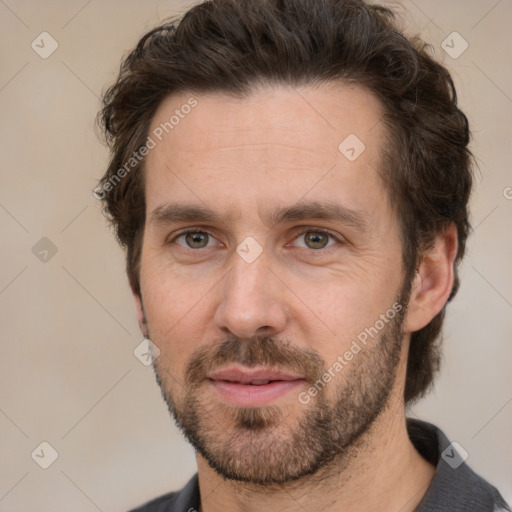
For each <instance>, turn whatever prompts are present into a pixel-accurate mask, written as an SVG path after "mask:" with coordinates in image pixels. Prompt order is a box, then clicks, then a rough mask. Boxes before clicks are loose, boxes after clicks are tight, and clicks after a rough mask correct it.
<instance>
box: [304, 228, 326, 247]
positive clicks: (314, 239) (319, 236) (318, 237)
mask: <svg viewBox="0 0 512 512" xmlns="http://www.w3.org/2000/svg"><path fill="white" fill-rule="evenodd" d="M306 240H307V243H308V245H309V246H310V247H311V248H313V249H322V248H324V247H325V246H326V245H327V236H326V235H325V234H323V233H315V232H313V231H312V232H310V233H307V235H306Z"/></svg>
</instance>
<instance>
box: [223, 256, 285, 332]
mask: <svg viewBox="0 0 512 512" xmlns="http://www.w3.org/2000/svg"><path fill="white" fill-rule="evenodd" d="M220 293H221V294H222V295H221V300H220V302H219V305H218V307H217V309H216V312H215V316H214V322H215V324H216V326H217V328H218V329H220V330H221V331H223V332H224V333H225V334H234V335H235V336H237V337H239V338H250V337H252V336H255V335H263V334H265V335H270V336H275V335H277V334H278V333H280V332H282V331H283V330H284V328H285V326H286V322H287V308H286V306H285V303H284V290H283V284H282V283H281V282H280V281H279V280H278V279H277V278H276V276H275V275H274V274H273V273H272V272H271V271H270V269H269V268H268V263H267V261H266V258H265V257H264V255H263V254H262V255H261V256H260V257H259V258H258V259H257V260H256V261H253V262H252V263H247V262H246V261H244V260H243V259H242V258H241V257H240V256H239V255H238V254H236V253H235V254H234V255H233V264H232V267H231V269H230V271H229V272H228V274H227V275H226V278H225V279H224V280H223V286H222V287H221V289H220Z"/></svg>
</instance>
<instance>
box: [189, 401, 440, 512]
mask: <svg viewBox="0 0 512 512" xmlns="http://www.w3.org/2000/svg"><path fill="white" fill-rule="evenodd" d="M396 402H397V401H396V400H395V404H394V405H393V404H392V405H390V406H388V408H387V409H386V410H385V411H384V412H383V413H382V414H381V415H380V416H379V418H378V419H377V420H376V421H375V422H374V424H373V425H372V427H371V428H370V429H369V430H368V431H367V432H366V433H365V434H364V435H363V436H362V437H361V438H360V439H359V441H358V442H357V445H356V446H353V447H351V451H350V453H349V454H346V456H345V457H344V459H343V460H336V461H334V463H333V464H332V465H331V466H330V467H324V468H322V470H320V471H319V472H317V473H316V474H314V475H310V476H308V477H304V478H302V479H300V480H297V481H295V482H290V483H288V484H283V485H279V486H272V487H268V486H255V485H252V484H245V483H241V482H234V481H230V480H224V479H223V478H222V477H221V476H220V475H218V474H217V473H216V472H215V471H214V470H213V469H212V468H211V467H210V466H209V465H208V463H207V462H206V461H205V460H204V459H203V458H202V457H201V456H199V455H198V457H197V464H198V476H199V487H200V491H201V497H202V499H201V501H202V503H201V507H200V510H199V512H224V511H225V510H230V511H233V512H242V511H243V512H260V511H261V512H263V511H265V512H274V511H276V512H277V511H280V512H282V511H295V510H297V511H302V510H308V511H322V512H331V511H332V512H334V511H337V512H339V511H340V510H350V511H351V512H362V511H365V512H373V511H375V512H376V511H381V510H400V512H412V511H414V510H415V508H416V507H417V505H418V504H419V502H420V501H421V499H422V498H423V496H424V494H425V492H426V490H427V489H428V486H429V484H430V481H431V480H432V477H433V475H434V471H435V470H434V467H433V466H432V465H431V464H429V463H428V462H427V461H425V460H424V459H423V458H422V457H421V456H420V455H419V454H418V452H417V451H416V449H415V448H414V446H413V444H412V443H411V441H410V439H409V436H408V434H407V429H406V423H405V410H404V405H403V402H402V401H401V400H400V401H399V403H396Z"/></svg>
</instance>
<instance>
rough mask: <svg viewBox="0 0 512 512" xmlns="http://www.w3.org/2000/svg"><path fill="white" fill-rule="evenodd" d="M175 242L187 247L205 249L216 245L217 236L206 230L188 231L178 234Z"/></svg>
mask: <svg viewBox="0 0 512 512" xmlns="http://www.w3.org/2000/svg"><path fill="white" fill-rule="evenodd" d="M174 242H176V243H177V244H178V245H181V246H182V247H185V248H187V249H205V248H207V247H213V246H214V245H215V243H214V242H215V238H214V237H213V236H211V235H210V234H209V233H207V232H206V231H187V232H186V233H182V234H181V235H179V236H177V237H176V238H175V239H174Z"/></svg>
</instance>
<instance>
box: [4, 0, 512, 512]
mask: <svg viewBox="0 0 512 512" xmlns="http://www.w3.org/2000/svg"><path fill="white" fill-rule="evenodd" d="M191 4H192V2H182V1H178V0H175V1H171V0H167V1H164V0H161V1H157V0H152V1H149V0H146V1H142V0H139V1H135V0H129V1H128V0H123V1H121V0H115V1H109V2H106V1H105V2H100V1H99V0H92V1H89V2H87V1H84V0H80V1H79V0H72V1H71V0H70V1H56V0H53V1H48V0H47V1H36V0H26V1H23V0H0V31H1V34H2V36H1V37H2V45H1V47H0V55H1V66H0V109H1V115H2V123H1V132H0V140H1V158H0V165H1V188H0V226H1V233H2V236H1V261H0V314H1V318H2V323H1V326H2V329H1V356H0V375H1V387H0V461H1V462H0V511H5V512H28V511H30V512H40V511H60V510H73V511H74V512H92V511H95V510H100V511H104V512H107V511H124V510H127V509H128V508H129V507H132V506H134V505H136V504H139V503H141V502H143V501H144V500H146V499H149V498H150V497H153V496H156V495H157V494H161V493H164V492H167V491H169V490H171V489H175V488H178V487H181V486H182V485H183V484H184V483H185V482H186V481H187V480H188V479H189V477H190V476H191V475H192V474H193V473H194V471H195V460H194V457H193V451H192V449H191V448H190V447H189V446H188V445H187V444H186V443H185V442H184V441H183V439H182V438H181V437H180V435H179V434H178V432H177V431H176V429H175V427H174V425H173V423H172V421H171V419H170V417H169V415H168V412H167V410H166V407H165V406H164V404H163V402H162V399H161V397H160V393H159V390H158V388H157V386H156V384H155V382H154V378H153V373H152V370H151V368H150V367H145V366H143V365H142V364H141V363H140V362H139V360H138V359H136V358H135V357H134V355H133V350H134V349H135V347H136V346H137V345H138V344H139V343H140V341H141V339H142V336H141V335H140V333H139V330H138V327H137V324H136V321H135V315H134V308H133V305H132V302H131V297H130V294H129V289H128V286H127V283H126V280H125V277H124V274H123V255H122V253H121V251H120V250H119V249H118V247H117V246H116V243H115V241H114V238H113V236H112V234H111V233H110V232H109V231H108V230H107V229H106V227H105V226H106V225H105V222H104V220H103V218H102V216H101V213H100V209H99V206H98V204H97V202H96V201H95V199H94V198H93V196H92V194H91V190H92V189H93V187H94V186H95V183H96V180H97V179H98V178H99V177H100V175H101V174H102V172H103V170H104V167H105V163H106V151H105V148H104V147H103V146H102V145H101V144H100V143H99V142H98V140H97V138H96V135H95V131H94V117H95V114H96V111H97V109H98V104H99V102H98V96H99V95H100V93H101V91H102V89H103V88H104V87H105V85H106V84H107V83H110V82H111V81H112V80H113V79H114V76H115V73H116V71H117V69H118V65H119V62H120V58H121V56H122V55H123V54H124V53H125V52H126V51H127V50H129V49H130V48H131V47H132V46H133V45H134V44H135V43H136V42H137V40H138V39H139V37H140V36H141V35H142V34H143V33H144V32H145V31H146V30H148V29H149V28H151V27H152V26H154V25H155V24H156V23H158V21H159V20H161V19H163V18H164V17H166V16H169V15H171V14H174V13H176V12H179V11H180V10H183V9H184V7H185V6H186V5H191ZM403 5H404V6H405V7H406V9H407V10H408V11H409V13H410V14H409V15H404V18H405V20H406V23H407V24H408V26H410V27H412V28H411V31H413V32H418V33H421V34H422V35H423V36H424V38H426V39H427V40H428V41H429V42H430V43H432V45H433V47H434V49H435V53H436V54H437V56H438V57H439V58H440V59H442V60H443V61H444V62H445V63H446V65H448V66H449V67H450V69H451V70H452V71H453V73H454V76H455V79H456V82H457V84H458V90H459V94H460V98H461V103H462V105H463V107H464V108H465V110H466V112H467V113H468V116H469V118H470V122H471V124H472V128H473V132H474V144H473V149H474V152H475V153H476V155H477V157H478V161H479V164H480V170H481V175H480V177H479V178H478V179H477V190H476V193H475V195H474V197H473V203H472V211H473V225H474V226H475V232H474V235H473V237H472V239H471V242H470V244H469V248H468V256H467V259H466V261H465V264H464V267H463V270H462V288H461V291H460V294H459V296H458V298H457V299H456V301H455V303H453V305H452V306H450V308H449V313H448V321H447V325H446V332H445V342H444V348H445V361H444V366H443V371H442V374H441V375H440V378H439V379H438V381H437V386H436V390H435V392H434V393H433V394H432V395H431V396H430V397H428V398H427V399H425V400H424V401H422V402H420V403H419V404H417V405H415V406H414V408H413V410H411V412H410V413H411V415H413V416H418V417H421V418H423V419H426V420H429V421H432V422H434V423H437V424H438V425H439V426H441V427H442V428H443V429H444V430H445V432H446V433H447V434H448V435H449V436H450V437H451V438H452V440H457V441H458V442H459V443H460V444H461V445H462V446H463V447H464V448H465V449H466V450H467V451H468V452H469V460H468V462H469V463H470V465H471V466H472V467H473V468H474V469H475V470H476V471H477V472H479V473H480V474H482V475H483V476H484V477H486V478H488V479H489V480H490V481H492V482H493V483H494V484H495V485H496V486H498V487H499V488H500V490H501V492H502V493H503V495H504V496H505V497H506V499H507V500H509V501H512V439H511V438H512V372H511V371H510V369H511V362H512V343H511V334H512V314H511V313H512V266H511V261H512V259H511V255H512V239H511V236H510V235H511V220H512V199H511V198H512V188H507V187H512V175H511V170H510V162H511V160H512V158H511V157H512V152H511V146H512V144H511V142H512V140H511V136H510V126H511V123H512V73H511V67H510V63H511V62H512V35H511V30H510V26H511V23H512V2H510V0H501V1H497V0H489V1H487V0H485V1H484V0H451V1H449V2H445V1H442V0H421V1H420V0H415V1H414V2H412V1H410V0H406V1H404V2H403ZM43 31H47V32H49V33H50V34H51V36H52V37H53V38H54V39H55V40H56V41H57V42H58V45H59V46H58V49H57V50H56V51H55V52H54V53H53V54H52V55H51V56H50V57H49V58H47V59H42V58H41V57H40V56H39V55H38V54H37V53H36V52H35V51H34V50H33V49H32V48H31V42H32V41H33V40H34V39H36V38H37V36H38V35H39V34H40V33H41V32H43ZM453 31H457V32H458V33H460V34H461V36H462V37H463V38H464V40H466V41H467V43H468V44H469V47H468V48H467V50H466V51H465V52H464V53H463V54H462V55H461V56H460V57H458V58H456V59H454V58H452V57H450V56H448V55H447V54H446V53H445V52H444V51H443V49H442V47H441V43H442V41H443V40H445V38H446V37H447V36H448V35H449V34H451V33H452V32H453ZM452 38H453V36H452ZM38 40H39V41H40V39H36V42H37V41H38ZM448 42H450V39H448ZM450 44H451V43H450ZM460 44H461V41H460V40H455V42H454V46H455V50H457V49H460V48H461V46H460ZM46 48H48V46H46ZM507 197H508V198H507ZM43 237H47V238H49V239H50V240H51V241H52V243H53V244H54V245H55V247H56V249H57V253H56V254H55V255H53V257H51V258H50V256H51V252H49V253H48V255H47V256H46V257H47V259H48V261H46V262H43V261H40V259H39V258H38V257H36V255H35V254H34V253H33V252H32V248H33V247H34V245H35V244H36V243H37V242H38V241H39V240H40V239H41V238H43ZM40 243H41V244H43V245H44V243H45V242H40ZM46 243H47V242H46ZM37 247H39V246H37ZM44 248H45V247H44V246H43V248H42V249H41V248H40V247H39V250H40V251H41V250H44ZM36 252H37V251H36ZM43 256H44V253H40V254H39V257H43ZM42 441H46V442H49V443H50V444H51V445H52V446H53V447H54V448H55V449H56V450H57V452H58V454H59V457H58V459H57V460H56V461H55V462H54V463H53V465H51V467H49V468H48V469H46V470H44V469H41V468H40V467H39V466H38V465H37V464H36V463H35V462H34V460H33V459H32V458H31V453H32V452H33V450H34V449H36V447H38V445H39V444H40V443H41V442H42ZM36 453H39V454H40V451H36ZM48 453H49V452H48V451H47V452H46V454H45V457H47V456H48ZM40 459H41V458H40ZM397 512H398V511H397Z"/></svg>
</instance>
